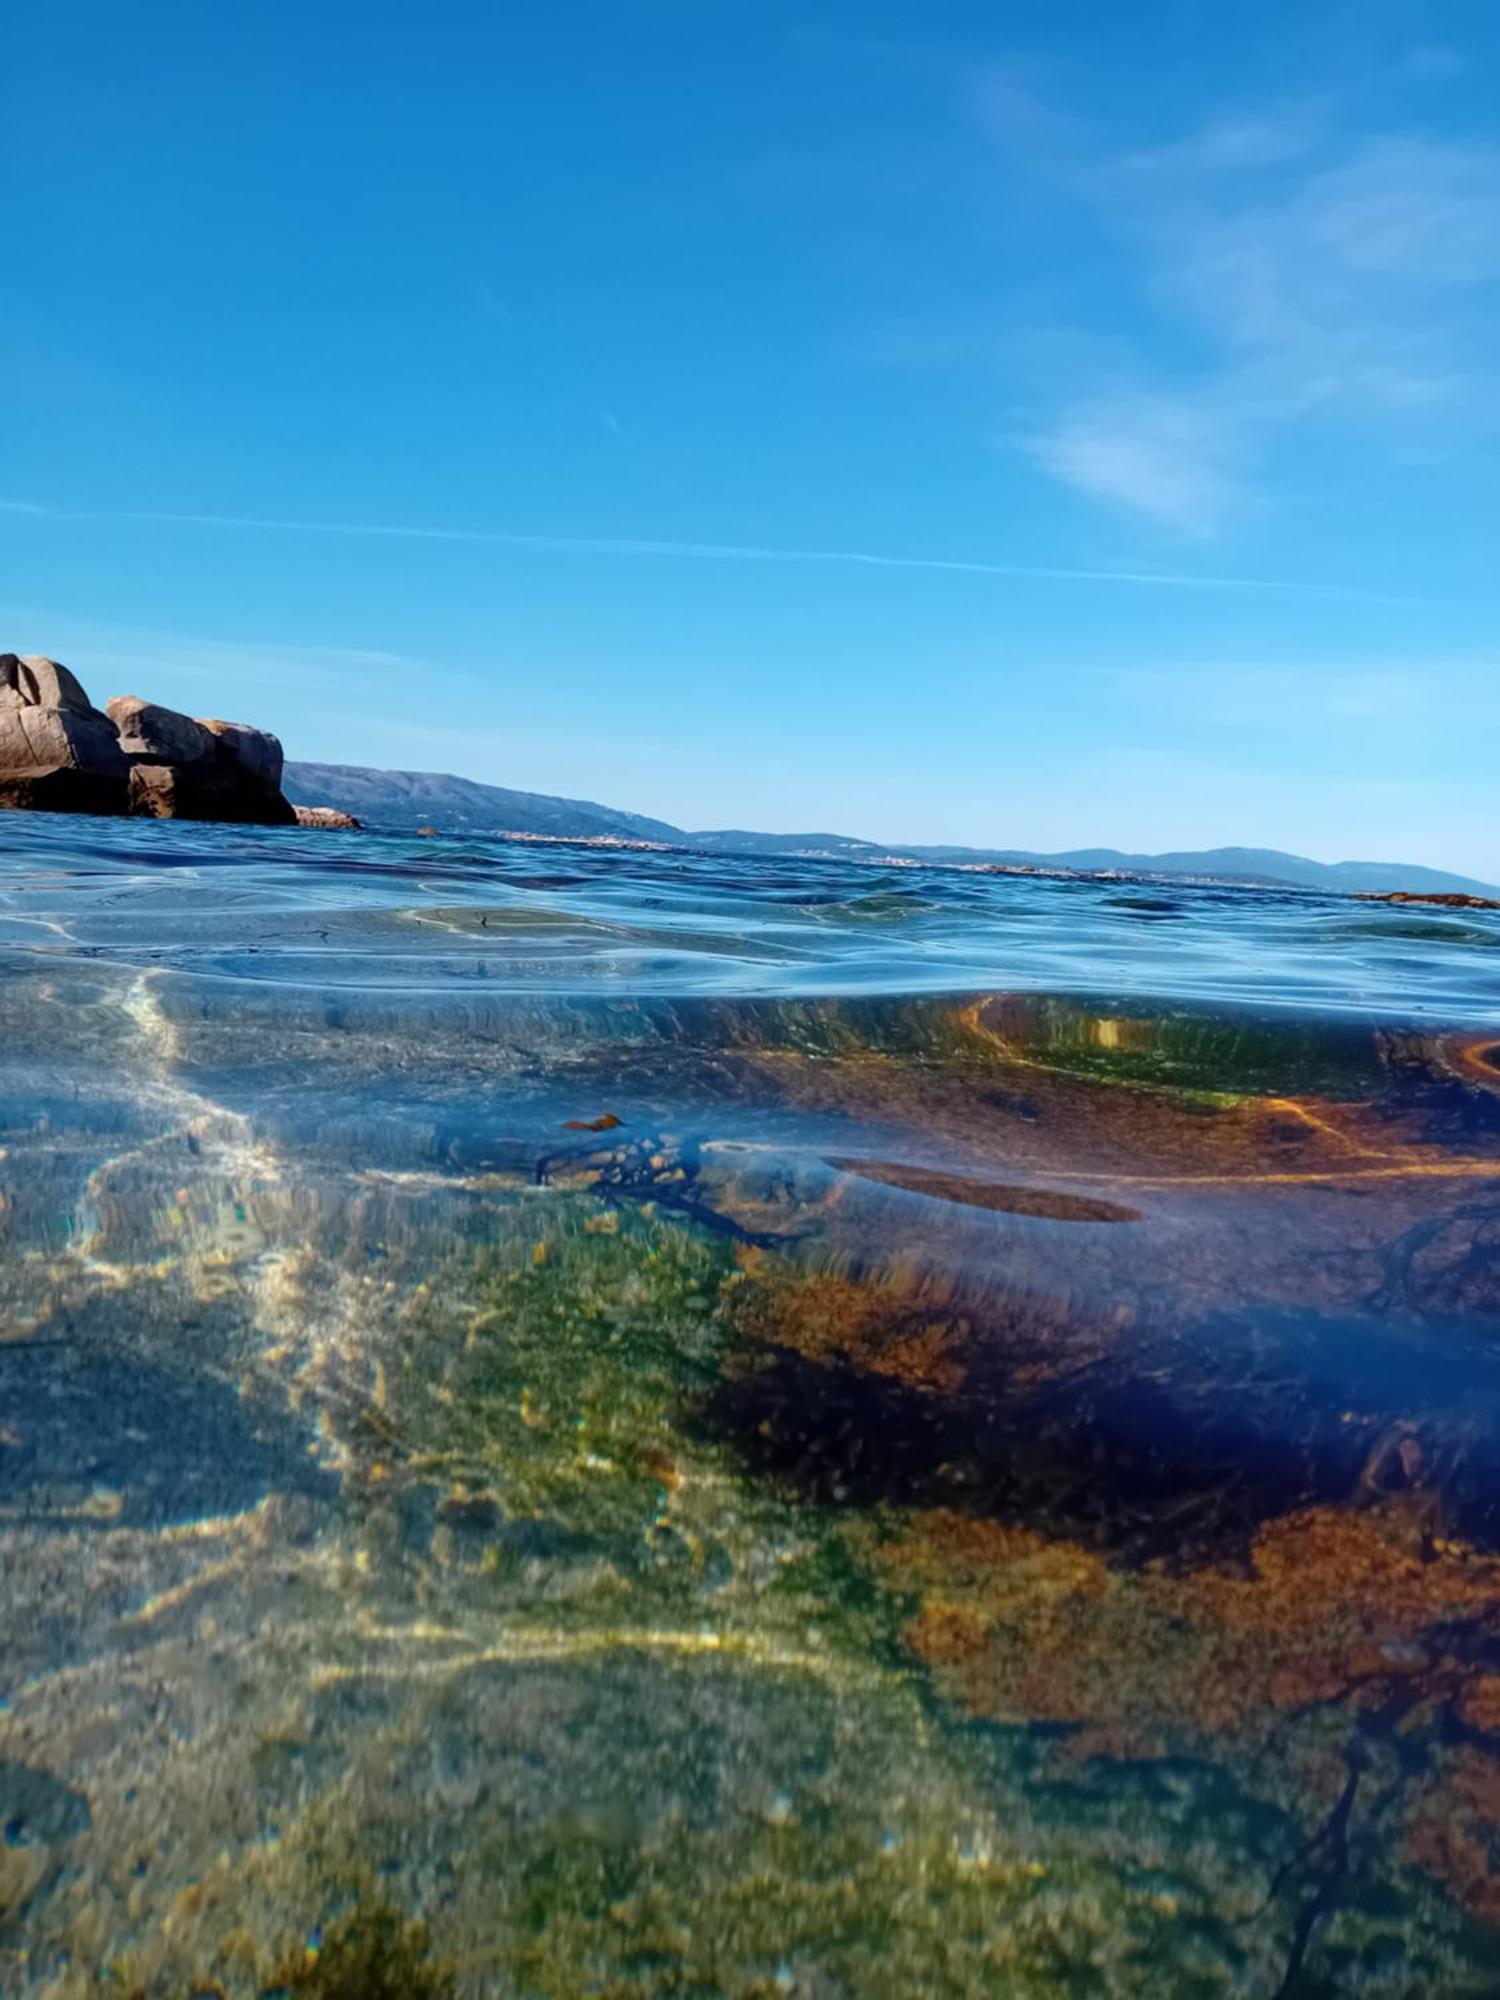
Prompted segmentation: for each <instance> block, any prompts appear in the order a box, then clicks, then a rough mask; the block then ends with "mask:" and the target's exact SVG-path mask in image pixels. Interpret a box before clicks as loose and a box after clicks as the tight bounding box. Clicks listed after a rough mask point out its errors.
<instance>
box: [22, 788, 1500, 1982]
mask: <svg viewBox="0 0 1500 2000" xmlns="http://www.w3.org/2000/svg"><path fill="white" fill-rule="evenodd" d="M3 831H4V833H5V836H6V838H5V842H4V853H3V856H0V977H3V980H4V986H3V992H0V1002H3V1008H4V1038H3V1042H0V1552H3V1553H0V1610H3V1612H4V1616H3V1618H0V1990H3V1991H4V1993H5V1994H6V1995H7V1996H8V1995H10V1994H11V1993H15V1994H17V1995H23V1994H24V1995H33V1994H34V1995H38V1996H40V1995H43V1994H46V1995H49V1996H73V1995H75V1994H76V1995H84V1994H94V1993H116V1994H120V1993H140V1994H150V1995H153V1996H154V1995H156V1994H162V1995H178V1994H185V1993H190V1992H214V1991H222V1992H224V1993H226V1994H229V1995H232V1996H235V2000H238V1996H241V1995H247V1996H248V1995H256V1996H260V1995H266V1994H271V1993H278V1994H280V1993H298V1994H310V1993H319V1994H325V1995H326V1994H334V1993H347V1994H369V1993H371V1992H374V1991H377V1990H380V1989H378V1988H376V1987H375V1986H374V1985H373V1984H372V1978H373V1974H372V1973H371V1970H370V1965H371V1964H372V1963H374V1962H377V1961H378V1962H379V1963H380V1964H381V1965H383V1966H384V1968H385V1971H386V1973H387V1975H388V1977H389V1980H390V1981H391V1982H394V1984H393V1985H391V1986H390V1988H389V1990H394V1991H406V1992H419V1991H432V1992H438V1991H449V1992H455V1993H459V1994H463V1995H470V1994H491V1993H493V1994H512V1993H516V1994H548V1995H550V1994H575V1993H583V1992H591V1993H601V1994H611V1995H613V1994H620V1995H625V1994H629V1995H655V1994H663V1995H666V1994H673V1995H676V1994H692V1995H698V1994H704V1995H711V1994H719V1993H724V1994H746V1995H750V1994H755V1995H762V1994H767V1995H768V1994H773V1993H794V1994H805V1995H807V1996H810V2000H811V1996H818V2000H822V1996H825V1995H843V1994H851V1995H865V1994H876V1995H885V1994H890V1995H893V1996H894V1995H907V1994H912V1993H929V1992H930V1993H933V1994H967V1993H990V1992H1007V1993H1011V1992H1013V1993H1017V1994H1023V1993H1024V1994H1029V1993H1038V1994H1052V1993H1068V1994H1073V1993H1078V1994H1143V1995H1145V1994H1150V1995H1155V1994H1176V1993H1182V1994H1194V1995H1197V1994H1219V1993H1223V1994H1244V1995H1271V1994H1275V1993H1278V1992H1284V1993H1302V1994H1344V1993H1350V1994H1355V1993H1360V1994H1363V1993H1370V1994H1382V1995H1386V1994H1392V1995H1393V1994H1412V1995H1416V1994H1433V1993H1439V1994H1446V1993H1455V1994H1458V1993H1475V1994H1479V1993H1489V1992H1493V1991H1495V1990H1496V1989H1497V1982H1500V1949H1497V1942H1496V1940H1497V1933H1496V1932H1495V1930H1494V1929H1493V1926H1494V1924H1495V1922H1496V1921H1497V1919H1500V1876H1497V1875H1496V1874H1495V1872H1494V1871H1495V1869H1496V1868H1497V1867H1500V1554H1497V1551H1500V1499H1497V1495H1500V1351H1497V1344H1496V1333H1497V1329H1500V1062H1497V1059H1496V1056H1495V1053H1494V1048H1493V1046H1492V1041H1491V1033H1492V1030H1494V1026H1495V1023H1496V1022H1497V1020H1500V983H1497V970H1496V967H1497V960H1496V957H1495V950H1494V948H1495V946H1496V944H1497V943H1500V913H1491V912H1486V911H1474V912H1452V911H1444V910H1436V909H1431V910H1422V909H1414V908H1410V907H1408V908H1404V909H1402V908H1390V907H1385V906H1379V905H1369V904H1361V903H1358V902H1353V901H1348V900H1343V899H1336V898H1330V897H1321V896H1316V895H1310V894H1306V893H1303V892H1296V891H1290V890H1289V891H1286V892H1283V893H1274V892H1261V891H1247V890H1237V889H1228V888H1211V887H1200V886H1191V885H1184V886H1181V887H1177V886H1162V885H1160V884H1150V885H1144V884H1138V883H1128V882H1120V881H1111V882H1092V881H1090V882H1080V881H1064V880H1052V879H1044V878H1015V877H993V876H980V875H967V874H959V873H954V872H951V871H942V870H934V869H889V870H871V869H866V868H860V867H852V866H844V865H842V864H832V863H814V862H788V861H784V860H780V859H778V860H776V861H773V862H758V861H743V862H725V861H722V860H714V861H711V862H710V861H708V860H704V859H697V858H693V857H685V856H679V855H658V854H644V853H626V852H615V851H610V852H600V851H594V850H584V849H577V848H569V847H566V846H557V845H554V846H543V845H536V846H533V845H524V846H518V845H513V844H506V843H502V842H486V841H480V840H464V841H445V840H423V839H407V838H404V837H397V836H388V835H378V834H364V835H333V834H326V833H311V832H309V833H297V832H280V831H278V832H264V833H262V832H253V831H245V830H238V829H223V828H195V827H190V826H183V825H156V824H152V825H144V824H143V825H132V824H114V823H108V824H106V823H87V822H82V821H70V820H64V819H55V820H52V819H41V818H37V819H29V818H23V817H21V816H14V817H12V818H10V819H8V820H7V821H6V822H5V825H4V828H3ZM362 1953H365V1954H367V1958H365V1959H362V1958H361V1954H362Z"/></svg>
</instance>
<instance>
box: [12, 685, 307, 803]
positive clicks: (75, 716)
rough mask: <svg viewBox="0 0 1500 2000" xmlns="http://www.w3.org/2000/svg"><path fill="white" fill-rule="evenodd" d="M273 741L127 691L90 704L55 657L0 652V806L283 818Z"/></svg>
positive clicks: (258, 731) (276, 747)
mask: <svg viewBox="0 0 1500 2000" xmlns="http://www.w3.org/2000/svg"><path fill="white" fill-rule="evenodd" d="M281 771H282V753H281V744H280V743H279V742H278V741H277V739H276V738H275V737H274V736H272V735H271V734H270V733H269V732H268V731H267V730H264V729H252V728H251V727H250V725H249V723H246V722H222V721H220V720H219V719H218V718H217V717H205V718H202V719H200V720H195V719H194V718H193V717H192V716H190V715H179V714H178V713H177V711H176V710H175V709H171V708H162V707H160V706H159V705H158V704H157V703H156V702H151V701H142V700H141V699H140V697H139V696H137V695H117V696H116V697H115V699H114V700H113V701H111V702H109V703H108V704H107V705H106V709H105V711H104V712H103V713H101V712H100V711H99V710H98V709H97V708H95V707H94V705H93V704H92V702H91V701H90V700H89V698H88V695H87V694H86V693H85V692H84V689H83V687H82V685H81V683H80V682H79V681H78V679H77V677H76V676H75V675H73V674H71V673H70V672H69V671H68V669H67V668H66V667H64V666H62V665H60V664H59V663H58V661H56V660H48V659H43V658H41V657H39V656H36V655H30V654H28V655H18V654H16V653H0V807H16V808H20V809H23V810H25V809H30V810H33V811H41V812H81V813H137V814H142V815H145V816H148V817H151V818H155V819H217V820H236V821H239V822H241V823H242V824H247V825H254V826H291V825H293V824H294V823H295V821H296V814H295V812H294V811H293V809H292V807H291V806H290V805H288V804H287V801H286V800H285V799H284V798H283V797H282V793H281Z"/></svg>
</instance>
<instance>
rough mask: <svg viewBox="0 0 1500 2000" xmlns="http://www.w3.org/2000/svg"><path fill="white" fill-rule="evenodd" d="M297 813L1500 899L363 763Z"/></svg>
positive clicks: (1219, 852)
mask: <svg viewBox="0 0 1500 2000" xmlns="http://www.w3.org/2000/svg"><path fill="white" fill-rule="evenodd" d="M283 789H284V790H285V792H286V796H287V797H288V798H289V799H290V800H291V801H292V802H293V804H295V805H303V806H334V807H337V808H338V809H339V810H341V811H343V812H350V813H353V814H354V815H355V816H356V817H357V818H359V819H362V820H363V821H364V822H365V824H366V825H367V826H375V827H382V826H383V827H406V828H411V827H415V826H420V825H424V824H429V825H432V826H435V827H437V829H438V830H439V832H444V833H535V834H551V835H553V836H555V837H557V838H559V839H568V838H571V839H575V840H576V839H579V838H586V837H590V836H600V835H603V836H610V837H613V838H615V839H617V840H659V841H665V842H667V843H669V844H670V845H673V846H678V847H692V848H696V849H699V850H701V851H702V852H705V853H709V854H805V855H826V856H828V857H829V858H830V859H837V860H856V861H857V860H875V859H877V858H878V857H879V856H881V855H883V854H890V855H894V856H898V857H900V858H903V859H911V860H914V861H936V862H949V863H952V862H960V863H962V862H984V861H994V862H1000V863H1002V864H1004V865H1007V866H1010V867H1023V868H1076V869H1080V870H1082V871H1084V872H1092V871H1095V870H1098V869H1118V870H1119V871H1120V872H1121V873H1123V874H1130V875H1193V876H1197V877H1199V878H1200V879H1201V878H1207V879H1210V880H1213V881H1218V882H1253V883H1275V884H1278V885H1291V886H1295V887H1297V888H1302V889H1321V890H1323V891H1324V892H1331V893H1333V894H1336V895H1337V894H1343V895H1351V894H1353V893H1354V892H1355V891H1357V890H1361V889H1370V890H1375V891H1377V892H1378V891H1380V890H1389V889H1406V890H1421V891H1426V892H1427V893H1429V894H1450V893H1458V894H1464V895H1472V896H1492V895H1497V894H1500V890H1497V889H1496V888H1495V887H1494V885H1493V884H1491V883H1488V882H1479V881H1476V880H1474V879H1473V878H1472V877H1471V876H1467V875H1449V874H1446V873H1445V872H1444V871H1443V870H1442V869H1439V868H1422V867H1419V866H1417V865H1416V864H1414V863H1412V862H1407V861H1337V862H1325V861H1309V860H1307V859H1306V858H1305V857H1304V856H1303V855H1300V854H1283V853H1281V852H1280V851H1279V850H1278V849H1276V848H1273V847H1212V848H1206V849H1202V850H1191V851H1186V852H1183V853H1175V854H1126V853H1122V852H1121V851H1120V849H1118V848H1115V847H1076V848H1070V849H1069V850H1068V851H1067V852H1066V853H1062V854H1033V853H1031V852H1029V851H1027V850H1025V849H1022V848H990V847H912V846H906V845H898V846H891V845H889V844H887V843H885V842H882V841H874V840H857V839H854V838H852V837H851V836H850V835H848V834H842V833H754V832H750V831H747V830H744V829H741V828H720V829H718V830H716V831H712V832H707V833H685V832H684V831H683V830H682V828H681V827H676V826H672V825H670V824H668V822H667V821H665V820H660V819H648V818H646V817H645V816H644V815H643V814H641V813H630V812H620V811H617V810H616V809H615V808H614V807H613V806H601V805H594V804H593V803H591V802H590V801H589V800H587V799H558V798H552V797H550V796H549V795H548V794H546V793H544V792H512V791H507V790H506V789H505V788H504V787H503V786H500V785H481V784H479V783H478V782H477V781H476V780H475V779H473V778H454V777H450V776H448V775H447V774H446V773H443V772H436V771H372V770H367V769H366V768H365V767H364V766H363V765H359V764H299V763H289V764H288V765H287V767H286V773H285V777H284V779H283Z"/></svg>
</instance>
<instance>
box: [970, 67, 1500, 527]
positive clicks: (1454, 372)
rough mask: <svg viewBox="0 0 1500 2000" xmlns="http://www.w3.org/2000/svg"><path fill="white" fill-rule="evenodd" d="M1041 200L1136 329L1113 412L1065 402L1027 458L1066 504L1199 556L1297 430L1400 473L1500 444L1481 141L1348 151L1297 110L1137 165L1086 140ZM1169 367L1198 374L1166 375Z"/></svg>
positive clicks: (1319, 111) (1038, 431)
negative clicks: (1074, 223) (1069, 212)
mask: <svg viewBox="0 0 1500 2000" xmlns="http://www.w3.org/2000/svg"><path fill="white" fill-rule="evenodd" d="M981 115H984V114H983V113H981ZM989 124H990V129H991V131H992V132H993V131H994V130H995V127H994V122H993V120H990V121H989ZM1051 184H1052V187H1053V189H1054V190H1056V189H1059V188H1060V189H1061V190H1062V191H1063V192H1064V193H1065V194H1066V195H1067V196H1068V198H1070V199H1072V200H1073V201H1074V202H1075V203H1077V204H1078V205H1079V207H1080V210H1081V212H1083V213H1087V214H1089V215H1090V216H1091V217H1092V219H1093V220H1094V221H1095V222H1096V223H1098V224H1101V225H1102V226H1103V227H1104V228H1105V230H1106V231H1107V232H1108V233H1109V234H1110V235H1111V236H1112V237H1113V238H1114V240H1115V242H1116V244H1117V246H1118V247H1119V248H1120V249H1121V250H1123V251H1124V252H1125V253H1126V259H1127V261H1126V264H1125V268H1124V274H1123V276H1122V278H1121V279H1120V286H1121V290H1120V295H1119V301H1118V304H1119V310H1118V312H1117V314H1116V320H1117V323H1118V325H1119V327H1121V328H1125V327H1131V326H1137V327H1141V328H1142V332H1141V334H1140V335H1139V337H1138V344H1137V346H1136V365H1135V370H1134V376H1135V379H1134V381H1133V382H1132V380H1131V373H1132V371H1131V367H1130V364H1129V362H1128V361H1127V362H1125V363H1124V364H1123V365H1122V364H1121V363H1120V361H1119V359H1118V356H1117V357H1116V360H1115V363H1114V369H1113V372H1114V376H1115V384H1114V387H1113V389H1112V391H1111V393H1110V395H1109V396H1108V397H1107V398H1105V399H1101V398H1100V396H1099V394H1098V393H1097V391H1095V390H1093V389H1091V390H1090V392H1089V393H1088V394H1087V395H1082V396H1079V397H1077V398H1076V399H1072V400H1070V399H1068V398H1067V397H1066V395H1065V396H1064V397H1063V400H1062V401H1061V404H1060V406H1059V407H1058V408H1057V410H1056V412H1055V414H1054V415H1053V417H1052V418H1051V420H1050V421H1049V422H1047V423H1044V424H1043V425H1041V426H1040V427H1033V434H1032V435H1030V436H1028V437H1027V438H1026V440H1025V442H1026V444H1027V446H1028V448H1029V449H1030V450H1031V452H1032V454H1033V456H1034V457H1035V458H1036V459H1037V461H1038V463H1039V464H1041V465H1042V466H1043V467H1044V468H1045V469H1046V470H1047V471H1048V472H1049V473H1050V474H1051V475H1052V476H1053V477H1054V478H1056V479H1058V480H1060V481H1062V482H1063V483H1065V484H1068V485H1071V486H1073V487H1075V488H1076V489H1077V490H1079V491H1080V492H1083V493H1086V494H1088V495H1089V496H1090V497H1092V498H1095V499H1100V500H1104V501H1107V502H1112V503H1114V504H1116V505H1118V506H1121V507H1124V508H1127V509H1129V510H1130V511H1132V512H1134V513H1136V514H1139V515H1141V516H1143V517H1145V518H1147V519H1149V520H1151V521H1153V522H1155V523H1156V524H1158V525H1164V526H1166V527H1168V528H1172V529H1175V530H1177V531H1179V532H1183V533H1186V534H1189V535H1193V534H1197V535H1202V534H1207V533H1212V532H1213V531H1214V530H1215V529H1216V528H1217V527H1219V526H1221V525H1222V524H1223V523H1224V522H1225V521H1226V520H1228V519H1229V518H1231V517H1232V516H1233V514H1234V512H1235V511H1236V505H1237V502H1238V501H1239V500H1241V499H1243V498H1247V497H1248V496H1249V494H1250V493H1251V492H1252V491H1253V489H1254V487H1255V485H1256V484H1257V479H1256V475H1257V473H1258V472H1260V471H1261V470H1263V468H1264V467H1265V465H1266V463H1267V461H1268V460H1269V458H1270V456H1271V454H1272V452H1273V451H1274V448H1275V446H1276V445H1277V443H1278V442H1279V440H1280V439H1281V438H1282V437H1284V436H1285V435H1287V434H1289V433H1290V432H1291V430H1292V429H1293V428H1294V427H1295V426H1296V425H1298V424H1299V423H1301V422H1303V421H1304V420H1308V419H1319V420H1329V419H1332V420H1336V421H1338V422H1340V423H1341V424H1343V425H1346V426H1352V427H1354V428H1355V429H1357V430H1358V431H1359V432H1360V433H1361V434H1362V435H1364V436H1365V437H1367V438H1369V439H1372V440H1374V441H1376V442H1377V443H1382V444H1384V445H1385V446H1386V447H1387V448H1388V449H1390V450H1391V451H1392V452H1393V453H1397V454H1401V455H1409V454H1410V453H1411V452H1412V451H1414V450H1415V451H1418V452H1423V453H1425V452H1428V451H1430V450H1431V449H1433V448H1439V449H1441V448H1443V447H1444V446H1445V445H1446V446H1451V445H1453V444H1455V443H1458V442H1461V441H1462V440H1463V439H1464V437H1465V436H1466V435H1470V434H1472V431H1473V429H1474V427H1475V426H1476V425H1479V426H1485V425H1493V424H1494V423H1495V421H1496V414H1497V411H1500V380H1497V377H1500V370H1497V367H1496V361H1495V356H1494V351H1493V340H1492V325H1493V305H1494V288H1495V286H1496V285H1497V284H1500V146H1497V145H1496V144H1494V143H1493V142H1492V140H1491V139H1489V138H1488V137H1487V136H1486V137H1468V138H1466V137H1463V136H1453V135H1444V136H1442V137H1440V138H1439V137H1433V136H1430V135H1424V134H1422V133H1413V132H1395V133H1390V132H1386V133H1380V132H1369V131H1352V132H1351V131H1350V130H1348V129H1340V128H1339V127H1338V125H1337V124H1336V122H1335V119H1334V115H1333V107H1332V106H1331V104H1330V103H1328V102H1327V101H1325V100H1320V99H1317V98H1308V99H1305V100H1302V101H1299V102H1296V103H1292V104H1280V105H1277V104H1272V105H1269V106H1265V107H1262V108H1258V109H1256V108H1251V109H1246V110H1241V111H1239V112H1236V113H1235V114H1233V115H1231V116H1220V117H1216V118H1213V119H1210V120H1209V121H1207V122H1205V123H1204V124H1203V125H1201V126H1200V127H1199V128H1198V129H1196V130H1195V131H1191V132H1188V133H1187V134H1185V135H1184V136H1183V137H1181V138H1179V139H1177V140H1175V141H1173V142H1172V143H1169V144H1165V145H1159V146H1154V147H1151V148H1146V149H1140V148H1137V149H1134V150H1128V151H1119V150H1116V151H1113V152H1110V151H1108V150H1107V149H1105V148H1104V147H1102V146H1101V144H1100V142H1099V140H1098V139H1097V137H1087V136H1086V137H1085V138H1083V139H1082V140H1080V141H1079V142H1078V144H1077V146H1076V148H1075V150H1074V153H1073V155H1072V157H1071V159H1070V161H1069V163H1068V171H1067V172H1065V173H1061V174H1057V175H1054V176H1053V178H1052V183H1051ZM1185 339H1186V340H1190V341H1191V342H1192V344H1193V345H1192V348H1191V349H1187V350H1184V341H1185ZM1163 348H1165V349H1166V350H1167V351H1169V352H1170V351H1173V350H1177V351H1187V352H1193V351H1196V355H1197V357H1198V358H1197V360H1196V363H1195V364H1193V363H1187V362H1182V363H1179V364H1178V365H1177V366H1176V367H1175V368H1173V369H1172V370H1170V371H1169V372H1166V373H1164V372H1163V370H1162V368H1161V364H1160V361H1159V360H1156V361H1155V365H1153V359H1152V356H1153V351H1155V353H1156V354H1157V355H1159V353H1160V352H1161V350H1162V349H1163Z"/></svg>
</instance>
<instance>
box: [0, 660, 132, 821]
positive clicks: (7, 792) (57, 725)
mask: <svg viewBox="0 0 1500 2000" xmlns="http://www.w3.org/2000/svg"><path fill="white" fill-rule="evenodd" d="M54 696H55V697H57V699H55V700H54V699H52V698H51V697H54ZM128 782H129V766H128V765H127V763H126V761H125V758H124V756H123V754H122V753H121V750H120V744H119V739H118V738H117V737H116V735H115V727H114V724H113V723H112V722H111V721H110V720H109V718H108V717H107V716H104V715H100V714H99V712H98V710H97V709H94V708H91V707H90V706H89V701H88V697H87V695H86V694H85V693H84V691H83V689H82V688H81V687H80V686H79V684H78V682H77V681H76V680H75V679H74V677H73V675H72V674H70V673H69V672H68V670H67V668H66V667H60V666H59V665H58V664H57V662H56V661H55V660H45V659H39V658H26V659H22V658H18V657H17V656H16V654H14V653H0V807H21V808H26V809H30V810H33V811H42V812H83V813H118V812H124V811H125V810H126V807H127V799H128Z"/></svg>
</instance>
